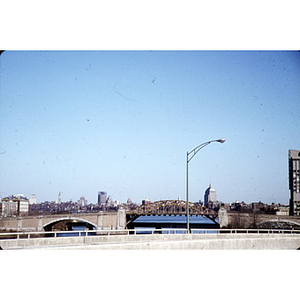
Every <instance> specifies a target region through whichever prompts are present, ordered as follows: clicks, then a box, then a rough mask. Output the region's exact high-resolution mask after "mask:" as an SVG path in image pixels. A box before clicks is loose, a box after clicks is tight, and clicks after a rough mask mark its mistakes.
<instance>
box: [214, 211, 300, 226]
mask: <svg viewBox="0 0 300 300" xmlns="http://www.w3.org/2000/svg"><path fill="white" fill-rule="evenodd" d="M222 213H223V214H224V216H222ZM219 223H220V227H221V228H224V227H228V228H274V227H275V228H294V227H296V228H299V227H300V216H285V215H269V214H259V213H240V212H234V211H232V212H227V216H226V213H225V212H224V210H222V209H220V210H219Z"/></svg>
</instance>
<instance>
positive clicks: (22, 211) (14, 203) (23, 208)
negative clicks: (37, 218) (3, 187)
mask: <svg viewBox="0 0 300 300" xmlns="http://www.w3.org/2000/svg"><path fill="white" fill-rule="evenodd" d="M1 202H2V205H1V216H3V217H8V216H22V215H27V214H28V211H29V200H28V199H27V198H26V197H24V196H23V195H22V194H19V195H15V196H9V197H5V198H3V199H2V201H1Z"/></svg>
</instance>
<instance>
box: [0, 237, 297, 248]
mask: <svg viewBox="0 0 300 300" xmlns="http://www.w3.org/2000/svg"><path fill="white" fill-rule="evenodd" d="M0 246H1V247H2V249H4V250H5V249H47V250H48V249H59V250H70V249H76V250H78V249H86V250H88V249H95V250H96V249H99V250H100V249H101V250H130V249H132V250H192V249H194V250H201V249H203V250H249V249H254V250H255V249H257V250H288V249H291V250H292V249H298V248H299V247H300V235H299V234H189V235H187V234H183V235H179V234H170V235H115V236H87V237H57V238H30V239H12V240H0Z"/></svg>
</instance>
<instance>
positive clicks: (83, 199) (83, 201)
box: [77, 196, 87, 206]
mask: <svg viewBox="0 0 300 300" xmlns="http://www.w3.org/2000/svg"><path fill="white" fill-rule="evenodd" d="M77 203H78V205H79V206H87V200H86V199H85V197H83V196H81V197H80V199H79V200H78V201H77Z"/></svg>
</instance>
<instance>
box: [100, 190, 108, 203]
mask: <svg viewBox="0 0 300 300" xmlns="http://www.w3.org/2000/svg"><path fill="white" fill-rule="evenodd" d="M106 199H107V193H106V192H103V191H102V192H99V193H98V204H99V205H100V204H105V203H106Z"/></svg>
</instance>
